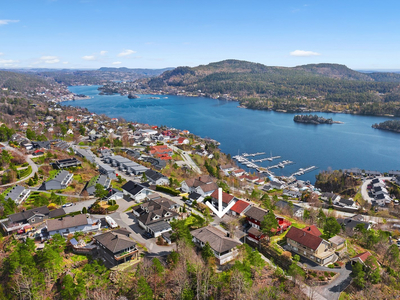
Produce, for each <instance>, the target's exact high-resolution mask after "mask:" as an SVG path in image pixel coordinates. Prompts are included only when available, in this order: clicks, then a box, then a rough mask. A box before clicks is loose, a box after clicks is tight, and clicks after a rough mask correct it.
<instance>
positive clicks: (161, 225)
mask: <svg viewBox="0 0 400 300" xmlns="http://www.w3.org/2000/svg"><path fill="white" fill-rule="evenodd" d="M148 227H149V228H150V229H151V230H152V231H153V232H160V231H165V230H171V229H172V228H171V225H169V224H168V223H167V222H165V221H161V222H157V223H153V224H150V225H149V226H148Z"/></svg>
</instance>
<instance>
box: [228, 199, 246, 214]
mask: <svg viewBox="0 0 400 300" xmlns="http://www.w3.org/2000/svg"><path fill="white" fill-rule="evenodd" d="M250 208H251V204H250V202H247V201H243V200H238V201H236V202H235V204H234V205H233V206H232V207H231V209H230V210H229V212H230V214H231V215H233V216H240V217H241V216H244V214H245V213H246V211H248V210H249V209H250Z"/></svg>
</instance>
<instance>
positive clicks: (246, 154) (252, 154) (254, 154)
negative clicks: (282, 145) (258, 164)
mask: <svg viewBox="0 0 400 300" xmlns="http://www.w3.org/2000/svg"><path fill="white" fill-rule="evenodd" d="M263 154H265V152H257V153H250V154H249V153H243V154H242V156H243V157H249V156H257V155H263Z"/></svg>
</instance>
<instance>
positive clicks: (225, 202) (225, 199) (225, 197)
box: [211, 189, 238, 208]
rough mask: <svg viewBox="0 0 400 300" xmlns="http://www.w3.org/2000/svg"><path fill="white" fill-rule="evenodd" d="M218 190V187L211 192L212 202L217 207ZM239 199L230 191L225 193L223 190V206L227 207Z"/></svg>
mask: <svg viewBox="0 0 400 300" xmlns="http://www.w3.org/2000/svg"><path fill="white" fill-rule="evenodd" d="M218 190H219V189H216V190H215V191H214V192H213V193H212V194H211V203H212V205H214V206H215V207H217V208H218ZM237 200H238V199H236V197H235V196H233V195H230V194H228V193H225V192H224V191H222V206H223V208H225V207H227V206H228V205H229V204H230V203H231V202H234V203H235V202H236V201H237Z"/></svg>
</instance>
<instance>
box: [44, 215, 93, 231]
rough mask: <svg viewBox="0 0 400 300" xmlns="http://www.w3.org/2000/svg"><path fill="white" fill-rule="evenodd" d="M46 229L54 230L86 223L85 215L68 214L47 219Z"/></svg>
mask: <svg viewBox="0 0 400 300" xmlns="http://www.w3.org/2000/svg"><path fill="white" fill-rule="evenodd" d="M46 224H47V231H55V230H60V229H66V228H71V227H75V226H82V225H87V224H88V220H87V218H86V215H76V216H73V217H71V216H68V217H65V218H61V219H55V220H47V221H46Z"/></svg>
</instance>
